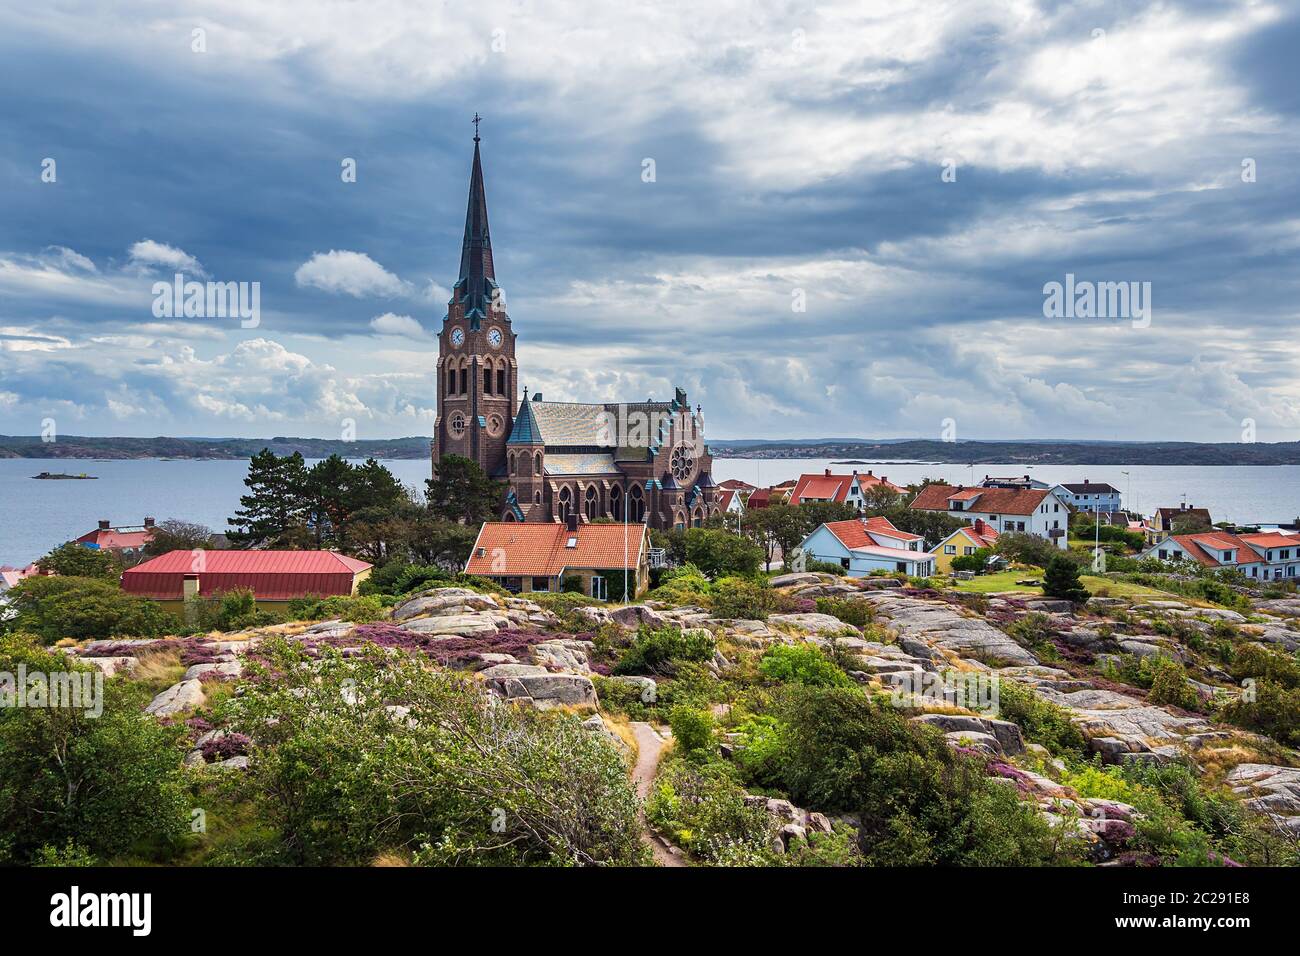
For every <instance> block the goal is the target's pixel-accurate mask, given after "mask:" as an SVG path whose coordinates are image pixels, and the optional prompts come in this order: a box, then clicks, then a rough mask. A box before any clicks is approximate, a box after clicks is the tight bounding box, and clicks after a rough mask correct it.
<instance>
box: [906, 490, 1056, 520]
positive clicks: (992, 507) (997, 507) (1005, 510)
mask: <svg viewBox="0 0 1300 956" xmlns="http://www.w3.org/2000/svg"><path fill="white" fill-rule="evenodd" d="M1051 493H1052V492H1051V489H1050V488H963V487H960V486H957V487H954V486H952V485H926V486H925V487H924V488H922V489H921V491H920V493H919V494H918V495H917V496H916V497H915V498H913V499H912V503H911V504H910V505H908V507H909V508H914V509H916V510H918V511H947V510H948V499H950V498H957V499H959V500H962V501H969V500H970V499H971V498H974V497H975V496H976V495H978V496H979V500H978V501H977V502H976V503H975V507H974V508H972V509H970V510H971V511H974V512H978V513H981V514H994V515H1031V514H1033V513H1034V511H1035V509H1037V508H1038V506H1039V505H1040V504H1042V503H1043V499H1044V498H1046V497H1047V496H1048V495H1050V494H1051Z"/></svg>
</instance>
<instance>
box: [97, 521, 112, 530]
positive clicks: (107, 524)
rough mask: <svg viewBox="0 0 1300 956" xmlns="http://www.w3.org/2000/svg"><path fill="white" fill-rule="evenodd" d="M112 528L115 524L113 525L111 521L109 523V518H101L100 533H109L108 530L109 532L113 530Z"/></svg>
mask: <svg viewBox="0 0 1300 956" xmlns="http://www.w3.org/2000/svg"><path fill="white" fill-rule="evenodd" d="M111 527H113V523H112V522H111V521H109V520H108V519H107V518H100V519H99V530H100V531H107V530H108V529H109V528H111Z"/></svg>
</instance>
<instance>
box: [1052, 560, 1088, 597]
mask: <svg viewBox="0 0 1300 956" xmlns="http://www.w3.org/2000/svg"><path fill="white" fill-rule="evenodd" d="M1043 593H1044V594H1046V595H1047V596H1048V597H1054V598H1063V599H1064V600H1066V601H1073V602H1074V603H1076V604H1082V603H1083V602H1084V601H1086V600H1088V598H1089V597H1090V596H1091V595H1089V594H1088V591H1087V589H1086V588H1084V586H1083V585H1082V584H1080V583H1079V566H1078V565H1077V564H1075V563H1074V562H1073V561H1071V560H1070V559H1069V558H1067V557H1064V556H1063V555H1059V554H1058V555H1056V556H1055V557H1053V558H1052V560H1051V561H1049V562H1047V571H1046V573H1045V574H1044V575H1043Z"/></svg>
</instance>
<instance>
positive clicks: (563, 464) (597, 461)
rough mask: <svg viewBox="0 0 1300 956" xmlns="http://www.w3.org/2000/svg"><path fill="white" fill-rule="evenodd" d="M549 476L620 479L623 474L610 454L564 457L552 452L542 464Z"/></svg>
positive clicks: (600, 453) (593, 453) (599, 453)
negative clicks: (591, 476)
mask: <svg viewBox="0 0 1300 956" xmlns="http://www.w3.org/2000/svg"><path fill="white" fill-rule="evenodd" d="M542 467H543V468H544V469H545V471H546V473H547V474H548V475H609V476H611V477H615V478H617V477H620V476H621V475H622V474H623V472H621V471H620V470H619V468H618V466H617V465H616V464H614V456H613V455H611V454H609V453H608V452H592V453H591V454H585V455H563V454H559V455H557V454H555V453H554V452H551V453H550V454H548V455H547V456H546V459H545V461H543V463H542Z"/></svg>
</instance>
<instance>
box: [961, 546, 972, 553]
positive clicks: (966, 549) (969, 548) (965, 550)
mask: <svg viewBox="0 0 1300 956" xmlns="http://www.w3.org/2000/svg"><path fill="white" fill-rule="evenodd" d="M961 553H962V554H974V553H975V549H974V548H972V547H970V546H969V545H967V546H966V547H964V548H962V549H961Z"/></svg>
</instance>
